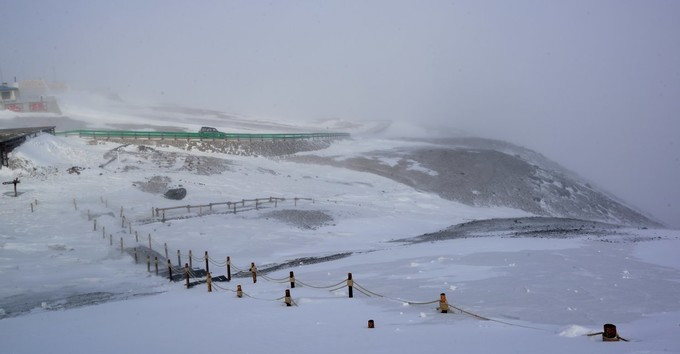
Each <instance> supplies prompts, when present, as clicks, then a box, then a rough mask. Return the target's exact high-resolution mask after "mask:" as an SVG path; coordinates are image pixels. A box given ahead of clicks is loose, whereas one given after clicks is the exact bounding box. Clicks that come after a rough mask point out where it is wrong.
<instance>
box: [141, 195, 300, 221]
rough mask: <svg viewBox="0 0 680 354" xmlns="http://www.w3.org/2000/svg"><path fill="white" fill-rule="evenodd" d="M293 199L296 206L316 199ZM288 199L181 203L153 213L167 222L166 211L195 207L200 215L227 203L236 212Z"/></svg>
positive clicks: (228, 209)
mask: <svg viewBox="0 0 680 354" xmlns="http://www.w3.org/2000/svg"><path fill="white" fill-rule="evenodd" d="M292 199H293V201H294V202H295V206H297V202H298V201H299V200H305V201H311V202H312V203H314V199H312V198H299V197H295V198H292ZM286 200H287V199H286V198H279V197H267V198H255V199H241V200H239V201H228V202H217V203H208V204H198V205H180V206H174V207H166V208H152V209H151V213H152V217H154V218H161V221H163V222H165V220H166V217H165V212H166V211H171V210H183V209H186V212H187V213H191V210H192V209H193V210H198V213H199V215H200V214H203V210H204V209H207V211H208V212H209V213H212V212H214V209H213V208H214V207H218V206H224V205H226V206H227V208H226V210H225V211H226V212H230V213H234V214H236V213H237V212H240V211H247V210H253V208H255V210H258V209H259V208H260V207H261V206H263V205H271V204H274V207H277V206H278V203H280V202H285V201H286Z"/></svg>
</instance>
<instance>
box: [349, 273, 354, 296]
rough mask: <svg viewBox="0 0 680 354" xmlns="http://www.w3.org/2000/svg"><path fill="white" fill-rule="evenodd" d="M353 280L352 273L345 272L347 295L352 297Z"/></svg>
mask: <svg viewBox="0 0 680 354" xmlns="http://www.w3.org/2000/svg"><path fill="white" fill-rule="evenodd" d="M353 287H354V280H352V273H347V288H348V289H349V297H350V298H353V297H354V292H353V291H354V290H353Z"/></svg>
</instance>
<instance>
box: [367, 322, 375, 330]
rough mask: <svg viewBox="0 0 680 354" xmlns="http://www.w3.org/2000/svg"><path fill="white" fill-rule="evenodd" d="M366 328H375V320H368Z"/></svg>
mask: <svg viewBox="0 0 680 354" xmlns="http://www.w3.org/2000/svg"><path fill="white" fill-rule="evenodd" d="M368 328H375V322H374V321H373V320H368Z"/></svg>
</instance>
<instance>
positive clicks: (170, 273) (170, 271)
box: [168, 259, 172, 281]
mask: <svg viewBox="0 0 680 354" xmlns="http://www.w3.org/2000/svg"><path fill="white" fill-rule="evenodd" d="M168 279H170V281H172V264H171V263H170V260H169V259H168Z"/></svg>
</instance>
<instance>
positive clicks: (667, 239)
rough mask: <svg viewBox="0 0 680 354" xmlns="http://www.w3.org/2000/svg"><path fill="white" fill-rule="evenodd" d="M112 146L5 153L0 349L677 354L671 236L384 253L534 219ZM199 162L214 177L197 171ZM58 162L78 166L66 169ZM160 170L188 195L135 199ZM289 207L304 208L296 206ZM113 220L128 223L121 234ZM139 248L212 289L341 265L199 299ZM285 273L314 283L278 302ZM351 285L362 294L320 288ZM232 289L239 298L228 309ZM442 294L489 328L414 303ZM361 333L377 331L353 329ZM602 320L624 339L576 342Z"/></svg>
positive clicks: (248, 165) (340, 149)
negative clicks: (246, 207) (200, 275)
mask: <svg viewBox="0 0 680 354" xmlns="http://www.w3.org/2000/svg"><path fill="white" fill-rule="evenodd" d="M83 114H85V115H86V113H83ZM406 144H410V143H407V142H398V141H393V140H380V139H377V138H369V137H365V138H362V139H357V140H353V141H344V142H339V143H336V144H334V145H333V146H331V147H330V148H329V149H328V150H327V151H322V152H316V154H320V153H321V154H325V155H326V156H333V157H335V158H336V159H342V158H343V157H345V158H346V157H349V156H355V155H357V154H361V153H362V152H368V151H372V150H378V149H389V148H390V147H394V146H404V145H406ZM118 147H119V144H114V143H105V142H99V143H92V142H90V141H87V140H81V139H79V138H75V137H72V138H63V137H53V136H49V135H41V136H39V137H37V138H34V139H32V140H30V141H28V142H27V143H25V144H24V145H22V146H21V147H20V148H18V149H17V150H16V151H15V152H14V153H13V154H12V157H13V159H14V160H15V161H18V163H19V165H20V166H16V167H17V168H16V169H14V170H10V169H7V168H3V169H2V170H0V179H1V180H2V181H7V180H11V179H12V178H14V177H16V176H20V177H21V184H19V185H18V190H19V192H20V195H19V196H18V197H16V198H15V197H13V192H11V186H3V187H4V188H3V191H2V194H1V195H0V220H2V225H1V226H0V283H1V284H2V287H0V308H2V309H1V310H0V318H1V319H0V352H2V353H92V352H97V353H123V352H126V353H142V352H146V353H148V352H162V353H186V352H205V353H217V352H240V353H272V352H277V353H319V352H330V353H340V352H343V353H345V352H349V353H352V352H354V353H357V352H358V353H410V352H416V351H417V352H428V353H430V352H432V353H435V352H461V353H667V352H676V353H677V352H680V339H679V337H678V336H677V334H678V331H680V258H679V257H677V250H678V249H680V247H679V246H680V233H679V232H677V231H670V230H646V229H645V230H641V229H627V230H624V231H621V230H618V231H617V233H616V234H614V233H612V234H611V235H605V236H604V237H603V236H602V235H599V234H598V235H593V237H587V236H580V237H567V238H552V237H550V236H549V235H546V236H545V237H542V238H537V237H534V238H512V237H502V236H499V235H494V234H489V235H485V237H476V238H467V239H455V240H445V241H438V242H431V243H418V244H405V243H395V242H389V241H391V240H396V239H404V238H409V237H414V236H418V235H421V234H424V233H428V232H434V231H438V230H442V229H445V228H446V227H448V226H451V225H454V224H458V223H463V222H467V221H470V220H479V219H491V218H522V217H526V216H530V215H529V214H527V213H526V212H524V211H521V210H515V209H508V208H497V207H496V208H477V207H472V206H467V205H463V204H459V203H456V202H453V201H450V200H445V199H442V198H440V197H438V196H437V195H434V194H431V193H424V192H421V191H418V190H416V189H414V188H411V187H409V186H406V185H404V184H400V183H397V182H395V181H393V180H391V179H388V178H384V177H380V176H377V175H374V174H370V173H364V172H360V171H353V170H349V169H343V168H338V167H331V166H320V165H313V164H299V163H295V162H291V161H289V160H286V159H267V158H263V157H247V156H231V155H220V154H215V153H205V152H196V151H192V152H187V151H184V150H179V149H176V148H171V147H167V148H159V147H154V150H153V151H152V152H150V151H149V150H145V149H141V150H140V149H139V148H138V147H137V146H136V145H129V146H126V147H123V148H119V149H117V150H115V151H114V150H113V149H116V148H118ZM105 155H106V156H105ZM111 157H115V158H114V159H112V158H111ZM107 162H108V164H106V163H107ZM206 163H209V164H211V166H217V167H216V168H211V169H207V170H206V169H205V168H204V167H205V166H203V165H204V164H206ZM385 163H390V162H389V161H385ZM103 164H106V166H104V167H99V166H100V165H103ZM73 166H78V167H81V168H82V170H81V169H79V173H69V172H67V170H68V169H69V168H71V167H73ZM413 168H419V167H418V166H413ZM157 176H162V177H167V179H166V180H165V184H164V185H163V186H162V187H179V186H181V187H184V188H186V190H187V196H186V198H185V199H184V200H182V201H171V200H168V199H165V198H164V197H163V195H162V193H150V192H149V191H151V190H152V189H153V188H151V189H146V190H147V191H143V190H142V189H144V186H148V183H149V181H151V180H152V178H154V177H157ZM265 197H280V198H286V200H285V201H282V202H279V203H277V205H276V207H274V206H273V205H272V204H266V205H264V206H263V207H262V208H261V209H259V210H250V211H244V212H242V213H238V214H235V215H234V214H230V213H227V210H226V208H224V207H223V209H220V207H215V208H214V209H213V212H212V213H211V212H209V211H208V210H201V211H200V213H199V212H198V211H196V210H192V211H191V212H186V211H184V210H177V211H174V212H168V214H167V215H166V216H167V219H168V220H166V221H165V222H162V221H161V220H160V218H157V217H153V216H152V208H157V207H169V206H180V205H187V204H191V205H197V204H208V203H217V202H226V201H240V200H242V199H253V198H265ZM295 197H299V198H310V199H313V201H310V200H306V199H305V200H299V201H297V205H295V204H296V203H295V202H294V199H293V198H295ZM74 200H75V203H74ZM31 204H33V209H34V211H33V212H31ZM121 207H122V209H123V214H124V216H125V218H126V221H131V222H132V225H131V227H130V226H129V225H128V224H122V220H121V217H120V211H121ZM282 211H283V212H282ZM293 211H296V212H293ZM273 212H276V213H273ZM296 215H298V216H305V215H306V216H309V217H310V220H311V221H310V220H307V219H305V220H297V219H296ZM301 218H302V217H301ZM95 219H96V220H97V231H95V230H94V220H95ZM102 227H105V228H106V231H105V232H104V233H102V229H101V228H102ZM130 229H132V233H130ZM621 233H625V234H626V236H627V237H625V238H624V237H621V236H620V235H621ZM135 234H136V235H137V237H138V239H139V241H138V242H137V241H136V240H135ZM149 235H150V236H149ZM149 237H150V238H151V240H152V248H154V250H156V251H159V252H161V253H163V252H164V251H163V246H164V244H167V246H168V249H169V258H170V260H171V261H172V262H173V264H176V260H177V258H176V252H177V250H180V253H181V258H182V262H186V261H187V254H188V252H189V250H192V252H193V255H194V256H195V257H197V259H196V260H194V262H193V264H194V266H195V267H196V266H201V265H202V261H201V260H200V259H198V258H200V257H201V256H202V255H203V253H204V252H205V251H208V252H209V254H210V257H211V258H212V259H213V260H215V264H211V271H212V273H213V276H216V275H222V274H224V273H225V271H226V270H225V269H224V268H225V267H224V266H221V263H222V262H224V260H225V259H226V257H227V256H230V257H231V260H232V262H233V264H234V266H236V267H238V268H240V269H243V268H247V267H248V265H249V264H250V262H254V263H255V264H256V265H258V267H260V269H262V268H263V267H265V266H267V265H269V264H279V263H284V262H286V261H289V260H293V259H297V258H300V257H323V256H330V255H335V254H339V253H347V252H351V253H352V254H351V255H350V256H348V257H344V258H339V259H336V260H332V261H327V262H321V263H315V264H299V265H297V266H295V267H292V268H285V269H282V270H279V271H276V272H272V273H268V274H266V275H263V276H261V277H260V278H258V281H257V283H255V284H253V283H252V280H251V279H250V278H247V277H246V278H234V279H232V281H231V282H230V283H226V282H224V283H216V286H215V288H214V291H213V292H212V293H208V292H207V287H206V285H205V284H202V285H198V286H196V287H194V288H192V289H189V290H187V289H185V288H184V287H183V283H182V282H177V283H172V282H169V281H167V279H164V278H162V277H160V276H156V275H154V274H153V269H152V273H151V274H150V273H148V272H147V269H146V264H145V263H146V260H145V259H140V263H139V264H135V262H134V259H133V258H132V257H131V256H130V255H129V254H127V253H121V251H120V240H121V238H122V240H123V243H124V247H125V248H132V247H137V246H139V247H140V249H141V247H142V246H148V239H149ZM111 240H112V241H113V242H112V243H113V245H110V243H111ZM152 268H153V266H152ZM289 271H294V272H295V276H296V279H298V280H299V281H301V282H304V283H306V284H308V285H312V286H301V284H298V286H296V287H295V288H294V289H291V290H292V297H293V300H294V301H295V303H296V304H297V306H293V307H286V306H285V305H284V303H283V300H280V298H281V297H282V296H283V295H284V291H285V289H288V288H289V285H288V283H287V282H285V281H276V280H277V279H284V278H286V277H287V276H288V272H289ZM349 272H351V273H352V274H353V279H354V281H355V284H358V285H359V286H363V288H365V289H367V290H368V291H370V292H367V293H366V294H368V295H372V296H367V295H366V294H364V293H362V292H361V291H359V290H358V289H355V290H354V298H352V299H349V298H348V290H347V289H346V288H342V289H338V290H333V291H329V290H328V289H327V288H316V287H323V286H327V285H332V284H336V283H339V282H341V281H343V279H345V278H346V277H347V273H349ZM265 277H269V280H268V279H266V278H265ZM237 284H240V285H242V286H243V290H244V291H245V292H246V293H247V294H248V295H250V297H244V298H237V297H236V295H235V293H234V292H233V290H235V289H236V285H237ZM218 286H219V287H218ZM371 292H372V293H374V294H372V293H371ZM440 293H446V295H447V298H448V301H449V303H450V304H451V305H453V306H456V307H458V308H460V309H463V310H466V311H468V312H470V313H473V314H477V315H479V316H482V317H485V318H488V319H491V320H483V319H480V318H478V317H474V316H471V315H469V314H464V313H460V312H459V311H453V313H448V314H442V313H439V312H438V311H437V309H436V307H437V304H436V303H430V304H418V303H420V302H423V303H426V302H432V301H434V300H438V299H439V296H440ZM376 294H377V295H381V296H376ZM369 319H372V320H374V321H375V323H376V328H375V329H368V328H366V327H367V321H368V320H369ZM604 323H614V324H616V325H617V327H618V331H619V334H620V335H621V336H622V337H624V338H626V339H629V340H630V342H628V343H625V342H617V343H603V342H602V341H601V339H600V337H599V336H596V337H586V336H584V334H586V333H592V332H599V331H601V330H602V325H603V324H604Z"/></svg>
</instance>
